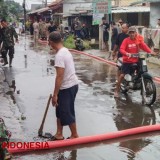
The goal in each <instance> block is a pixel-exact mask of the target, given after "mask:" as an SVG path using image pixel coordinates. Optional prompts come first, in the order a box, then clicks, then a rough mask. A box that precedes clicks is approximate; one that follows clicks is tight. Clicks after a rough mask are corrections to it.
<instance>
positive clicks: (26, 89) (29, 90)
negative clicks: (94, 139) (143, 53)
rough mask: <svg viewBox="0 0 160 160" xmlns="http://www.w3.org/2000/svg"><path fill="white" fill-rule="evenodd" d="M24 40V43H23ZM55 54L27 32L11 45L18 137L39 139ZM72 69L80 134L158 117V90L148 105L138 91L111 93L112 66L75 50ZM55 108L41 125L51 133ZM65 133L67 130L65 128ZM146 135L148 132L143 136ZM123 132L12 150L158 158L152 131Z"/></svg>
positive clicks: (84, 157) (54, 156)
mask: <svg viewBox="0 0 160 160" xmlns="http://www.w3.org/2000/svg"><path fill="white" fill-rule="evenodd" d="M25 44H26V45H25ZM50 59H54V55H49V54H48V49H47V47H46V46H38V45H35V44H34V43H33V41H32V40H31V39H30V38H29V37H27V38H26V43H25V39H24V37H21V38H20V43H19V44H17V45H16V54H15V59H14V62H13V67H12V68H11V69H10V68H8V67H5V73H6V76H7V80H8V82H9V83H10V84H11V81H12V80H13V79H14V80H15V82H16V91H15V93H14V97H15V101H16V103H17V106H18V112H20V114H21V115H22V117H23V121H20V125H21V126H22V129H23V137H24V139H21V140H22V141H40V140H42V139H40V138H38V137H37V132H38V129H39V126H40V123H41V121H42V117H43V114H44V110H45V107H46V104H47V100H48V97H49V94H51V93H52V92H53V88H54V78H55V70H54V67H53V66H51V65H50ZM74 60H75V66H76V72H77V75H78V77H79V80H80V84H79V92H78V94H77V98H76V119H77V126H78V132H79V135H80V136H87V135H96V134H103V133H109V132H113V131H118V130H123V129H128V128H133V127H139V126H143V125H152V124H158V123H160V109H159V102H160V100H159V94H160V86H159V85H157V92H158V95H157V102H156V104H155V105H154V106H153V107H152V108H151V109H150V108H149V107H147V106H143V105H142V103H141V97H140V93H139V92H133V93H129V95H128V96H127V97H126V96H124V95H122V97H121V98H120V99H114V97H113V93H114V87H115V78H116V68H114V67H112V66H109V65H106V64H103V63H101V62H98V61H96V60H93V59H91V58H88V57H85V56H82V55H74ZM54 111H55V108H53V107H52V106H51V105H50V108H49V112H48V115H47V119H46V123H45V127H44V131H45V132H51V133H52V134H54V133H55V130H56V121H55V120H56V118H55V114H54ZM64 136H65V137H68V136H70V132H69V129H68V128H67V127H65V128H64ZM146 136H147V137H146ZM130 138H131V139H130V140H129V139H127V138H123V139H119V140H116V141H115V142H114V143H112V141H111V142H110V141H107V142H104V143H96V144H89V145H83V146H77V147H69V148H64V149H59V150H51V151H44V152H42V151H39V152H35V153H31V154H24V155H16V156H14V159H17V160H21V159H22V160H37V159H39V160H44V159H47V160H89V159H92V160H104V159H108V160H117V159H121V160H127V159H130V160H132V159H136V160H143V159H149V160H157V159H159V156H160V152H159V150H160V138H159V136H158V135H157V136H156V135H155V134H154V133H151V134H149V135H143V137H137V136H136V137H130Z"/></svg>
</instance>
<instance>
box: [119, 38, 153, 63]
mask: <svg viewBox="0 0 160 160" xmlns="http://www.w3.org/2000/svg"><path fill="white" fill-rule="evenodd" d="M139 49H142V50H143V51H145V52H147V53H151V49H150V48H149V47H148V46H147V45H146V44H145V43H144V42H143V41H139V43H137V39H135V40H131V39H130V37H128V38H126V39H124V41H123V42H122V45H121V47H120V52H121V53H122V55H123V62H124V63H136V62H138V58H133V57H130V58H129V57H128V56H126V53H130V54H135V53H139Z"/></svg>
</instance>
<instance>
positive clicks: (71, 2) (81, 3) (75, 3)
mask: <svg viewBox="0 0 160 160" xmlns="http://www.w3.org/2000/svg"><path fill="white" fill-rule="evenodd" d="M78 7H80V8H92V3H91V2H90V1H87V0H86V1H85V0H65V1H64V5H63V13H65V14H69V13H74V12H76V8H78Z"/></svg>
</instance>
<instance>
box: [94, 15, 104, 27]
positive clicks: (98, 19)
mask: <svg viewBox="0 0 160 160" xmlns="http://www.w3.org/2000/svg"><path fill="white" fill-rule="evenodd" d="M102 17H104V14H102V13H93V21H92V25H98V24H100V23H101V22H102Z"/></svg>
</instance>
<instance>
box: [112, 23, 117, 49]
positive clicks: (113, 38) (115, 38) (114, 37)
mask: <svg viewBox="0 0 160 160" xmlns="http://www.w3.org/2000/svg"><path fill="white" fill-rule="evenodd" d="M111 27H112V36H111V50H112V51H113V48H114V45H115V44H116V40H117V37H118V29H117V27H116V24H115V22H112V23H111Z"/></svg>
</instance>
